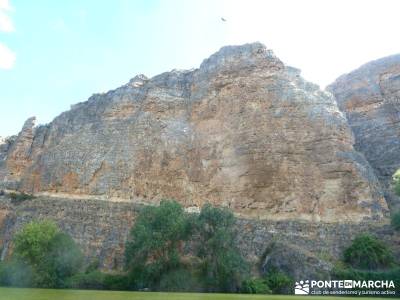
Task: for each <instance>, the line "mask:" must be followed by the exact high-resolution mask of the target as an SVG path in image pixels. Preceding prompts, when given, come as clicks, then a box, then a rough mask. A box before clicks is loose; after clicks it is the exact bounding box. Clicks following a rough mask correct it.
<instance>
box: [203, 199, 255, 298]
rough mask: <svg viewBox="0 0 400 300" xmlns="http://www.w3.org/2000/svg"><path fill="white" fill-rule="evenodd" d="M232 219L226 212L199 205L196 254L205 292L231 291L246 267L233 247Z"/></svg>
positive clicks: (242, 275)
mask: <svg viewBox="0 0 400 300" xmlns="http://www.w3.org/2000/svg"><path fill="white" fill-rule="evenodd" d="M234 223H235V218H234V216H233V213H232V212H231V211H229V210H227V209H222V208H216V207H212V206H211V205H209V204H206V205H205V206H203V208H202V210H201V212H200V215H199V216H198V220H197V226H196V228H197V233H198V236H199V239H198V247H197V255H198V257H199V258H200V259H201V260H202V264H201V270H200V271H201V274H202V277H203V279H204V283H205V287H206V290H208V291H223V292H235V291H238V289H239V288H240V283H241V281H242V280H243V277H245V276H246V275H247V269H248V266H247V264H246V262H245V260H244V259H243V257H242V256H241V254H240V252H239V250H238V249H237V247H236V245H235V232H234Z"/></svg>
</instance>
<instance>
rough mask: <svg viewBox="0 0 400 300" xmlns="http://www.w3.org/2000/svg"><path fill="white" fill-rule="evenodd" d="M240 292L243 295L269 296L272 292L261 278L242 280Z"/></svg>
mask: <svg viewBox="0 0 400 300" xmlns="http://www.w3.org/2000/svg"><path fill="white" fill-rule="evenodd" d="M240 291H241V292H242V293H244V294H271V292H272V291H271V289H270V288H269V286H268V284H267V282H266V280H265V279H261V278H252V279H246V280H244V281H243V282H242V286H241V288H240Z"/></svg>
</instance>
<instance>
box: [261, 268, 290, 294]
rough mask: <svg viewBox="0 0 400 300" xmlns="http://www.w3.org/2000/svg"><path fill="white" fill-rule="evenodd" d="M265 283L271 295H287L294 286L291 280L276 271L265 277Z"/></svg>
mask: <svg viewBox="0 0 400 300" xmlns="http://www.w3.org/2000/svg"><path fill="white" fill-rule="evenodd" d="M265 282H266V283H267V285H268V286H269V288H270V289H271V291H272V293H273V294H288V293H290V292H291V288H292V286H293V284H294V281H293V279H292V278H290V277H289V276H287V275H286V274H285V273H282V272H279V271H277V270H273V271H271V272H270V273H269V274H268V275H267V276H266V277H265Z"/></svg>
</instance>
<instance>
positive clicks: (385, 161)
mask: <svg viewBox="0 0 400 300" xmlns="http://www.w3.org/2000/svg"><path fill="white" fill-rule="evenodd" d="M329 90H331V91H332V93H333V94H334V95H335V96H336V98H337V101H338V105H339V107H340V109H341V110H342V111H344V112H345V113H346V115H347V118H348V120H349V124H350V126H351V128H352V130H353V132H354V136H355V148H356V150H358V151H360V152H362V153H363V154H364V155H365V157H366V159H367V160H368V161H369V163H370V164H371V166H372V167H373V168H374V170H375V172H376V174H377V176H378V178H379V179H380V180H381V183H382V186H383V187H384V190H385V197H386V199H387V201H388V203H389V204H390V206H391V208H392V209H393V210H396V209H400V199H399V198H398V197H396V196H395V195H394V194H393V192H392V188H391V186H390V185H391V181H392V175H393V173H394V172H395V171H396V170H397V169H398V168H400V156H399V153H400V55H394V56H390V57H386V58H382V59H379V60H376V61H372V62H370V63H367V64H365V65H363V66H362V67H360V68H359V69H357V70H355V71H353V72H351V73H349V74H346V75H343V76H341V77H339V78H338V79H337V80H336V81H335V82H334V83H333V84H332V85H330V86H329Z"/></svg>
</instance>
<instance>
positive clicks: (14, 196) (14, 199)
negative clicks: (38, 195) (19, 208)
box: [8, 192, 35, 204]
mask: <svg viewBox="0 0 400 300" xmlns="http://www.w3.org/2000/svg"><path fill="white" fill-rule="evenodd" d="M8 197H10V199H11V203H13V204H20V203H21V202H24V201H26V200H32V199H35V196H33V195H30V194H26V193H14V192H13V193H9V194H8Z"/></svg>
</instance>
